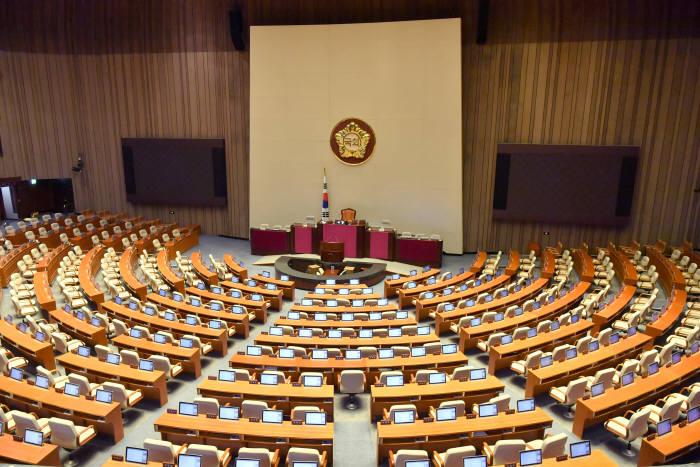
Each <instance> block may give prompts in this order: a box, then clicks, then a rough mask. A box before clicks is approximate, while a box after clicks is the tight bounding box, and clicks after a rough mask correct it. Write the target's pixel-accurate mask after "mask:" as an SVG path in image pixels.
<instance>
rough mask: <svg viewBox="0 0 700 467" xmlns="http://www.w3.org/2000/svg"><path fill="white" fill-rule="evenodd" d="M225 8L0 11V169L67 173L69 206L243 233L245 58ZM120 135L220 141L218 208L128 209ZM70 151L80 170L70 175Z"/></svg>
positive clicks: (31, 7)
mask: <svg viewBox="0 0 700 467" xmlns="http://www.w3.org/2000/svg"><path fill="white" fill-rule="evenodd" d="M230 7H231V2H228V1H224V0H207V1H205V2H192V1H177V2H172V1H170V0H151V1H147V2H140V1H139V2H135V1H123V0H122V1H106V2H90V1H69V0H63V1H58V2H50V3H47V2H41V1H38V0H35V1H29V2H25V1H21V2H5V3H3V4H2V5H0V24H3V26H5V25H7V26H8V27H7V28H4V29H2V28H0V29H2V32H0V70H2V74H1V75H0V135H2V137H3V143H4V150H5V151H4V152H5V157H2V158H0V173H2V174H16V175H20V176H22V177H25V178H28V177H41V178H44V177H71V176H72V178H73V186H74V190H75V195H76V206H77V207H78V208H79V209H86V208H93V209H100V208H106V209H110V210H113V211H126V212H127V213H129V214H130V215H131V214H142V215H144V216H146V217H151V218H152V217H160V218H161V219H162V220H163V221H167V222H171V221H176V222H178V223H180V224H181V225H188V224H191V223H199V224H201V225H202V228H203V230H204V231H205V232H207V233H213V234H225V235H232V236H238V237H247V236H248V54H247V52H237V51H235V50H233V45H232V44H231V39H230V32H229V29H228V16H227V12H228V9H229V8H230ZM122 137H184V138H187V137H192V138H206V137H216V138H225V140H226V156H227V157H226V159H227V180H228V205H227V206H226V207H225V208H200V207H178V206H172V207H168V206H134V205H131V204H129V203H127V202H126V194H125V191H124V181H123V169H122V161H121V146H120V139H121V138H122ZM78 152H83V153H84V154H85V161H86V164H85V169H84V171H83V173H82V174H77V175H76V174H73V173H72V172H71V167H72V165H73V164H74V163H75V159H76V156H77V154H78ZM163 176H167V167H165V168H164V170H163ZM183 189H186V187H183ZM170 209H173V210H174V211H175V214H174V215H170V214H169V211H170Z"/></svg>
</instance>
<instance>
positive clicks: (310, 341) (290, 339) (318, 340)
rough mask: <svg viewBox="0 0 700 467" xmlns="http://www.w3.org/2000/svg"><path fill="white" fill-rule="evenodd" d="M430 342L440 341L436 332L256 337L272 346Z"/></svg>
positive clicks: (258, 341) (336, 345) (260, 343)
mask: <svg viewBox="0 0 700 467" xmlns="http://www.w3.org/2000/svg"><path fill="white" fill-rule="evenodd" d="M430 342H440V338H439V337H438V336H436V335H435V334H428V335H425V336H401V337H370V338H362V339H361V338H358V337H342V338H340V339H329V338H327V337H298V336H271V335H269V334H267V333H260V334H258V335H257V337H255V343H256V344H258V345H270V346H272V347H286V346H290V345H297V346H300V347H307V348H324V347H338V348H341V349H347V348H357V347H362V346H372V347H377V348H380V347H392V346H394V345H404V346H407V347H416V346H420V345H423V344H427V343H430Z"/></svg>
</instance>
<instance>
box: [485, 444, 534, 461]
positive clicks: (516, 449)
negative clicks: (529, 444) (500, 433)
mask: <svg viewBox="0 0 700 467" xmlns="http://www.w3.org/2000/svg"><path fill="white" fill-rule="evenodd" d="M525 449H526V446H525V441H523V440H521V439H502V440H499V441H496V444H495V445H494V447H493V461H492V465H501V464H510V463H514V462H519V461H520V451H524V450H525Z"/></svg>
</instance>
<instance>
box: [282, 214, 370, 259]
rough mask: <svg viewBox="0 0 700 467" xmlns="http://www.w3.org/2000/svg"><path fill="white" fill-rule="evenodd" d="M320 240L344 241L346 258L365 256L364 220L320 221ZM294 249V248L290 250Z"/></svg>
mask: <svg viewBox="0 0 700 467" xmlns="http://www.w3.org/2000/svg"><path fill="white" fill-rule="evenodd" d="M317 225H318V230H319V240H320V241H321V242H342V243H343V245H344V247H345V257H346V258H362V257H365V256H366V254H365V227H366V223H365V221H364V220H361V219H356V220H354V221H351V223H350V224H335V223H333V222H319V223H318V224H317ZM289 251H292V250H289Z"/></svg>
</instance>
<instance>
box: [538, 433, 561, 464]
mask: <svg viewBox="0 0 700 467" xmlns="http://www.w3.org/2000/svg"><path fill="white" fill-rule="evenodd" d="M566 440H567V436H566V434H564V433H559V434H556V435H552V436H547V437H546V438H545V439H544V441H543V442H542V448H541V449H542V457H543V458H548V457H557V456H561V455H563V454H565V451H566Z"/></svg>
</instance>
